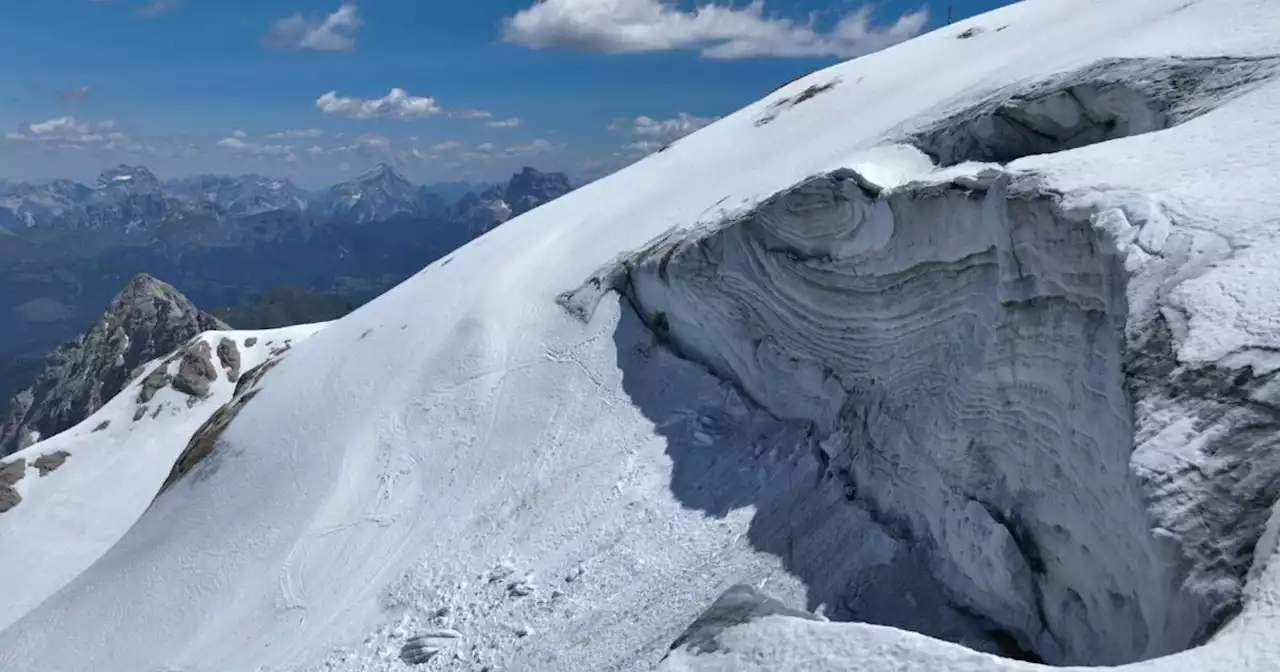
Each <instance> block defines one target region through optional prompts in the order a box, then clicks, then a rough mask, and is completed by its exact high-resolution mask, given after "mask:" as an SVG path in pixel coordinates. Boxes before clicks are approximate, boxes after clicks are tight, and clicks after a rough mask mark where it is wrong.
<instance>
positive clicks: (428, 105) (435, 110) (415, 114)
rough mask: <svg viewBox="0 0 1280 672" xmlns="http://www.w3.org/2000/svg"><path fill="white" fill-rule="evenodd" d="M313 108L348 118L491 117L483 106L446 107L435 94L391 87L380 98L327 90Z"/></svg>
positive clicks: (405, 119)
mask: <svg viewBox="0 0 1280 672" xmlns="http://www.w3.org/2000/svg"><path fill="white" fill-rule="evenodd" d="M316 109H318V110H320V111H321V112H324V113H325V114H332V115H334V116H339V117H350V118H352V119H400V120H403V121H408V120H412V119H425V118H427V117H452V118H454V119H492V118H493V114H492V113H490V112H487V111H485V110H474V109H460V110H446V109H445V108H443V107H441V106H440V103H439V102H438V101H436V99H435V98H430V97H427V96H413V95H410V94H409V93H408V92H406V91H405V90H404V89H391V91H390V92H389V93H388V94H387V95H385V96H383V97H381V98H348V97H346V96H339V95H338V92H337V91H330V92H328V93H326V94H324V95H323V96H320V97H319V98H317V99H316Z"/></svg>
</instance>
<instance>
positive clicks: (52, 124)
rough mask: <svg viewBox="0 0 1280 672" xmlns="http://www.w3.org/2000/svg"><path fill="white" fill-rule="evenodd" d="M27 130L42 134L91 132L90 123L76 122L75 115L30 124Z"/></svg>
mask: <svg viewBox="0 0 1280 672" xmlns="http://www.w3.org/2000/svg"><path fill="white" fill-rule="evenodd" d="M27 130H28V131H30V132H32V133H34V134H36V135H41V136H68V135H82V134H85V133H88V132H89V125H88V124H79V123H76V118H75V117H58V118H56V119H50V120H48V121H41V122H37V123H34V124H30V125H28V126H27Z"/></svg>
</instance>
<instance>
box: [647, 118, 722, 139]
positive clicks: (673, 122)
mask: <svg viewBox="0 0 1280 672" xmlns="http://www.w3.org/2000/svg"><path fill="white" fill-rule="evenodd" d="M719 118H720V117H695V116H693V115H691V114H688V113H685V112H681V113H679V114H677V115H676V116H675V117H674V118H672V119H654V118H652V117H645V116H639V117H636V118H635V119H634V120H633V121H632V127H631V132H632V133H634V134H636V135H639V136H643V137H646V138H654V139H656V140H660V141H663V142H673V141H675V140H679V139H680V138H683V137H684V136H686V135H689V134H690V133H692V132H694V131H696V130H698V129H700V128H702V127H703V126H706V125H708V124H710V123H712V122H714V121H716V120H717V119H719Z"/></svg>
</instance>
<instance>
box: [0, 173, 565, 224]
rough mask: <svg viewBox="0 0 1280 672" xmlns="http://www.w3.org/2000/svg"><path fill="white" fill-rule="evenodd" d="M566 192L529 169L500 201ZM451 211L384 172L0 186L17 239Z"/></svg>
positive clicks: (534, 201) (538, 200) (523, 201)
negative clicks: (273, 218)
mask: <svg viewBox="0 0 1280 672" xmlns="http://www.w3.org/2000/svg"><path fill="white" fill-rule="evenodd" d="M445 186H446V187H447V189H448V190H451V189H453V188H456V187H455V185H445ZM569 190H570V187H569V181H568V177H567V176H565V175H564V174H563V173H542V172H540V171H537V170H534V169H533V168H528V167H526V168H524V169H523V170H521V171H520V172H518V173H516V174H514V175H513V176H512V177H511V179H510V180H509V181H508V183H507V185H506V186H505V187H504V188H503V189H502V190H501V193H502V198H504V199H506V200H507V201H509V202H510V203H511V209H512V211H513V212H515V214H519V213H522V212H526V211H528V210H529V209H532V208H533V207H537V206H538V205H541V204H543V203H546V202H548V201H550V200H551V199H553V198H558V197H559V196H562V195H564V194H565V193H568V191H569ZM450 205H451V202H450V200H449V199H447V198H445V197H442V196H440V195H439V194H436V193H435V192H434V191H433V190H432V187H431V185H416V184H414V183H413V182H411V181H410V180H409V179H408V178H406V177H404V175H402V174H401V173H400V172H399V171H397V170H396V169H395V168H393V167H392V166H390V165H387V164H378V165H377V166H374V167H373V168H370V169H369V170H367V171H365V172H364V173H361V174H360V175H357V176H356V177H355V178H353V179H351V180H349V181H346V182H342V183H339V184H335V185H333V186H331V187H329V188H327V189H321V190H318V191H307V190H305V189H302V188H301V187H298V186H297V185H295V184H293V183H292V182H290V181H289V180H280V179H273V178H268V177H263V176H261V175H257V174H247V175H241V176H234V177H233V176H229V175H197V176H193V177H184V178H175V179H170V180H167V181H163V182H162V181H161V180H159V178H157V177H156V176H155V175H154V174H153V173H152V172H151V171H149V170H147V169H146V168H145V167H143V166H128V165H120V166H116V167H114V168H109V169H107V170H104V171H103V172H102V174H101V175H99V177H98V178H97V180H96V181H95V182H94V184H93V185H83V184H79V183H76V182H73V181H71V180H53V181H49V182H45V183H26V182H0V226H6V222H7V223H8V224H7V228H9V229H12V230H15V231H19V232H20V231H21V230H22V229H24V228H25V229H61V230H88V229H108V230H112V229H114V230H121V231H133V230H139V229H142V230H154V229H155V228H157V227H160V226H163V225H173V224H177V225H187V226H189V225H193V224H197V223H203V224H205V225H212V224H216V223H218V222H223V221H226V220H228V219H232V218H236V217H240V216H245V215H256V214H261V213H267V212H274V211H297V212H306V213H308V214H311V215H314V216H316V217H318V218H320V219H322V220H329V221H344V222H351V223H359V224H363V223H368V222H372V221H380V220H385V219H389V218H391V217H395V216H397V215H430V216H441V215H447V214H449V213H450V212H451V211H450ZM500 221H501V220H500Z"/></svg>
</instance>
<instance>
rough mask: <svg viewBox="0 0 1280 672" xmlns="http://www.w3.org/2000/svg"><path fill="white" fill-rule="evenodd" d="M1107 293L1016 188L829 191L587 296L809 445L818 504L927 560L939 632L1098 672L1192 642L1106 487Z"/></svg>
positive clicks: (1082, 224)
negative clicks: (802, 427) (838, 504)
mask: <svg viewBox="0 0 1280 672" xmlns="http://www.w3.org/2000/svg"><path fill="white" fill-rule="evenodd" d="M1126 277H1127V276H1126V273H1125V271H1124V269H1123V266H1122V259H1121V255H1120V254H1119V251H1118V249H1117V248H1116V247H1115V245H1114V244H1113V242H1112V241H1110V240H1109V239H1108V237H1107V236H1106V235H1104V234H1100V233H1099V232H1098V231H1097V230H1095V228H1094V227H1093V225H1092V224H1091V223H1090V221H1089V218H1087V217H1084V218H1081V217H1068V216H1067V215H1065V214H1063V212H1062V211H1061V209H1060V208H1059V206H1058V203H1057V199H1056V197H1055V195H1054V194H1052V193H1050V192H1047V191H1045V190H1043V189H1041V188H1039V187H1038V186H1037V184H1036V183H1035V182H1034V181H1031V180H1026V181H1022V182H1015V181H1011V178H1010V177H1009V176H1008V175H1006V174H1004V173H1002V172H998V171H994V170H993V171H987V172H984V173H981V174H978V175H976V176H972V177H968V178H964V179H960V180H957V181H955V182H950V183H943V184H929V185H923V184H921V185H907V186H906V187H903V188H900V189H896V190H894V191H892V192H882V191H881V190H880V189H879V188H877V187H876V186H875V185H873V184H871V183H870V182H868V181H867V180H865V179H863V178H861V177H860V176H859V175H858V174H856V173H855V172H853V171H847V170H846V171H837V172H835V173H832V174H829V175H824V176H819V177H815V178H813V179H810V180H808V181H806V182H804V183H803V184H800V185H798V186H797V187H795V188H793V189H791V190H788V191H786V192H783V193H781V194H779V195H777V196H775V197H774V198H771V199H770V200H768V201H766V202H765V203H763V204H762V205H761V206H760V207H758V208H757V209H755V210H754V211H753V212H751V213H750V214H749V215H748V216H746V217H743V218H741V219H739V220H736V221H732V222H728V223H726V224H724V225H723V226H722V227H720V228H718V229H716V230H714V231H701V232H696V233H692V234H684V235H682V236H680V237H679V238H672V239H665V240H660V241H658V242H656V243H655V244H654V245H653V246H651V247H650V248H648V249H646V250H644V251H643V252H641V253H640V254H638V255H636V256H635V257H634V258H631V259H628V260H625V261H624V262H622V263H621V264H620V265H619V266H618V267H617V268H616V269H614V270H613V273H612V279H611V280H610V282H612V283H613V285H614V286H616V287H617V288H619V289H620V290H621V291H622V292H623V293H624V294H626V295H627V296H628V297H629V298H630V299H631V302H632V304H633V306H634V307H635V308H636V310H637V311H638V312H639V313H640V314H641V316H642V318H643V319H644V320H645V321H646V322H647V323H648V324H649V325H650V327H651V328H652V329H653V330H654V331H655V332H657V333H658V334H659V335H661V336H662V337H663V338H665V339H666V342H667V343H668V344H669V345H670V347H672V348H673V349H675V350H676V351H678V352H679V353H681V354H682V355H683V356H685V357H687V358H689V359H692V360H695V361H697V362H700V363H702V364H704V365H705V366H707V367H708V368H709V369H711V370H712V371H713V372H715V373H716V374H717V375H719V376H721V377H723V378H725V379H726V380H730V381H732V382H734V383H735V384H736V385H738V386H739V387H740V388H741V390H742V391H743V392H744V393H745V394H746V396H748V397H749V398H751V399H752V400H754V401H755V402H756V403H758V404H759V405H760V406H762V407H763V408H764V409H766V410H767V411H769V412H770V413H772V414H774V415H776V416H778V417H780V418H784V419H802V420H808V421H811V422H812V423H813V424H814V427H815V436H814V440H813V450H814V451H815V453H814V454H815V456H816V457H817V459H818V460H819V461H820V462H821V463H822V464H823V465H824V466H825V473H826V477H825V480H826V483H825V484H824V487H838V488H841V489H843V490H844V492H845V494H846V498H847V499H848V500H849V502H850V505H851V506H858V507H863V508H865V509H866V510H867V511H868V512H870V513H871V514H872V515H873V517H875V518H876V520H878V521H879V522H880V523H881V524H882V525H884V526H885V527H886V528H887V529H890V530H892V531H893V533H894V534H895V535H897V536H901V537H906V538H910V539H912V540H913V542H914V543H916V544H917V545H919V546H921V547H923V548H925V549H927V552H928V555H929V557H930V558H932V566H931V570H932V571H933V572H935V573H936V575H937V577H938V578H939V579H940V580H941V581H942V583H943V584H944V585H946V586H947V589H948V591H949V592H950V594H949V595H948V599H949V600H950V601H952V603H954V604H955V605H956V606H957V608H960V609H962V610H966V611H968V612H971V613H973V614H974V615H975V618H980V619H985V620H987V621H989V622H992V623H994V624H996V625H997V627H998V628H1001V629H1003V630H1004V631H1005V633H1006V634H1007V635H1008V636H1010V637H1012V638H1013V639H1014V640H1015V641H1016V643H1017V646H1018V647H1020V648H1022V649H1024V650H1026V651H1028V652H1032V654H1033V655H1034V656H1036V657H1039V658H1042V659H1043V660H1045V661H1046V662H1050V663H1057V664H1066V663H1089V664H1105V663H1116V662H1122V661H1129V660H1135V659H1141V658H1148V657H1152V656H1156V655H1161V654H1165V653H1169V652H1172V651H1176V650H1179V649H1182V648H1185V647H1186V646H1189V645H1190V644H1191V643H1192V642H1193V640H1194V638H1195V637H1196V636H1197V633H1198V632H1200V630H1201V629H1202V627H1203V623H1204V621H1205V620H1206V619H1207V618H1209V616H1208V613H1209V609H1208V606H1207V605H1206V604H1205V602H1204V600H1202V599H1200V597H1199V596H1197V595H1195V594H1193V591H1189V590H1185V589H1183V588H1182V587H1181V581H1182V572H1183V568H1182V564H1183V563H1182V561H1181V560H1180V558H1181V553H1182V551H1181V550H1180V549H1179V548H1178V547H1177V544H1175V543H1171V542H1170V541H1169V540H1167V539H1166V540H1162V539H1160V538H1158V537H1157V536H1156V535H1154V534H1153V533H1152V532H1151V528H1152V522H1151V516H1150V514H1149V513H1148V511H1147V509H1146V507H1145V500H1144V495H1143V493H1142V491H1141V490H1140V488H1139V487H1138V485H1137V479H1136V478H1134V476H1133V474H1132V472H1131V470H1130V456H1131V455H1132V453H1133V450H1134V420H1133V411H1132V406H1131V404H1130V402H1129V400H1128V399H1127V397H1126V390H1125V374H1124V371H1123V367H1124V363H1125V335H1124V330H1125V325H1126V320H1127V318H1128V314H1129V311H1128V305H1127V301H1126Z"/></svg>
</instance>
